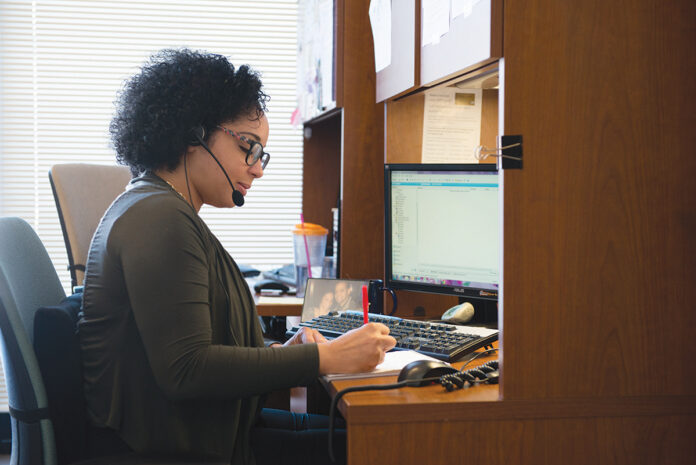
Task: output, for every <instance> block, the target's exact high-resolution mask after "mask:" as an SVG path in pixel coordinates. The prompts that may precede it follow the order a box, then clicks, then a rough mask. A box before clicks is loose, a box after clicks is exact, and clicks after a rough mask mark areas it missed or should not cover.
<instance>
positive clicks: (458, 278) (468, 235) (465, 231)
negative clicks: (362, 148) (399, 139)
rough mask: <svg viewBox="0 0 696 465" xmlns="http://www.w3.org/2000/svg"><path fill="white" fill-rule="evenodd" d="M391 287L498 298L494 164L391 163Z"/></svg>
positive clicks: (387, 176)
mask: <svg viewBox="0 0 696 465" xmlns="http://www.w3.org/2000/svg"><path fill="white" fill-rule="evenodd" d="M384 191H385V203H384V204H385V210H386V212H385V213H386V214H385V232H386V240H385V251H386V260H385V263H386V280H385V281H386V283H385V284H386V286H387V287H389V288H391V289H405V290H411V291H421V292H433V293H438V294H448V295H457V296H461V297H464V298H466V300H476V299H483V300H488V301H491V300H495V301H497V299H498V285H499V255H500V250H499V232H498V229H499V228H498V222H499V219H498V172H497V170H496V166H495V165H492V164H387V165H385V166H384Z"/></svg>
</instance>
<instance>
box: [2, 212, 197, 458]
mask: <svg viewBox="0 0 696 465" xmlns="http://www.w3.org/2000/svg"><path fill="white" fill-rule="evenodd" d="M64 298H65V292H64V291H63V288H62V286H61V284H60V280H59V279H58V275H57V273H56V270H55V268H54V267H53V264H52V263H51V260H50V258H49V256H48V253H47V252H46V249H45V248H44V246H43V244H42V242H41V240H40V239H39V237H38V236H37V235H36V233H35V232H34V230H33V229H32V227H31V226H30V225H29V224H28V223H27V222H26V221H24V220H22V219H20V218H0V332H1V334H2V337H1V338H0V342H1V343H2V352H3V362H4V365H3V369H4V371H5V380H6V385H7V391H8V398H9V405H10V415H11V418H12V459H11V463H12V464H13V465H68V464H73V465H155V464H157V465H170V464H182V463H189V464H192V462H190V461H188V462H186V461H177V460H172V459H156V458H152V457H143V456H140V455H138V454H135V453H129V454H124V455H119V456H110V457H96V458H88V456H89V455H90V454H89V453H88V452H87V451H88V447H87V434H86V431H87V418H86V413H85V411H86V407H85V401H84V394H83V393H82V374H81V361H80V359H79V342H78V337H77V334H76V332H75V330H76V326H75V323H76V314H75V315H72V316H71V317H68V318H60V314H56V312H55V311H54V312H51V310H52V309H54V310H55V308H56V307H57V306H58V304H59V303H60V302H61V301H62V300H63V299H64ZM71 298H72V297H71ZM78 308H79V306H78ZM42 313H47V314H49V315H52V316H53V319H50V320H44V323H43V325H44V328H43V330H40V331H38V332H37V331H36V329H37V328H36V327H35V326H36V325H35V322H38V321H39V320H40V318H41V317H42ZM56 317H58V318H56ZM44 318H45V316H44ZM49 332H50V333H51V335H52V336H53V337H54V338H57V339H58V340H59V341H60V342H59V343H57V344H56V342H55V340H54V341H43V342H46V343H47V344H48V345H49V346H50V344H53V347H61V349H60V350H64V349H63V348H65V347H67V348H68V349H70V347H72V351H70V350H67V349H66V350H65V353H62V354H59V353H52V354H51V356H52V357H53V358H52V361H53V362H54V363H56V364H62V365H63V366H61V367H59V368H58V369H57V370H58V371H60V373H59V375H62V376H55V375H56V373H55V372H54V373H53V376H49V378H47V379H49V380H52V382H53V383H60V385H59V386H55V385H51V384H46V383H45V379H44V376H42V370H41V368H42V366H41V364H40V359H39V358H37V351H36V350H35V347H37V348H38V347H41V345H40V344H39V345H37V344H36V343H37V342H38V341H37V334H39V335H44V336H45V335H46V334H48V333H49ZM44 336H41V337H44ZM45 347H46V344H44V349H43V351H44V352H46V351H47V350H46V348H45ZM48 352H50V348H49V349H48ZM54 352H55V351H54ZM71 358H72V360H70V359H71ZM44 363H45V362H44ZM58 378H60V379H58ZM68 390H69V391H78V392H77V393H75V392H72V393H71V394H72V395H70V396H68V395H66V394H65V391H68ZM49 400H50V401H54V400H55V402H53V404H54V405H53V406H52V405H51V402H49ZM57 412H63V413H66V412H67V416H68V417H69V418H66V415H65V414H63V415H56V413H57ZM66 429H68V430H67V431H66ZM57 439H58V440H57ZM196 463H200V462H196Z"/></svg>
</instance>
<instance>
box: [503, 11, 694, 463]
mask: <svg viewBox="0 0 696 465" xmlns="http://www.w3.org/2000/svg"><path fill="white" fill-rule="evenodd" d="M695 17H696V3H695V2H691V1H676V0H674V1H659V0H651V1H643V2H638V3H636V2H631V1H627V0H626V1H617V2H604V1H600V0H594V1H586V2H557V1H555V0H535V1H529V2H524V3H522V2H508V3H506V8H505V73H504V75H505V82H504V86H505V87H504V88H505V117H504V118H505V121H504V126H505V133H506V134H522V135H523V136H524V169H522V170H520V171H506V172H505V173H504V205H505V207H504V208H505V223H504V224H505V226H504V251H503V253H504V283H503V290H502V295H503V300H502V302H503V311H502V313H503V318H504V325H503V328H504V331H503V354H504V357H503V361H504V365H503V368H504V373H505V377H504V379H503V385H502V387H501V389H502V393H503V397H504V398H505V399H521V398H553V397H587V396H596V397H601V396H620V395H624V396H635V395H651V394H662V395H688V394H693V393H695V392H696V383H695V381H696V364H695V363H693V361H694V359H696V344H694V340H693V335H694V331H695V330H696V312H694V302H696V286H694V282H695V278H696V240H694V232H696V183H694V181H693V175H694V172H696V157H694V156H693V152H694V147H696V131H694V129H693V128H694V127H696V112H694V109H693V102H694V96H696V80H694V79H692V78H685V76H693V75H694V74H696V69H695V68H696V47H694V46H693V44H694V43H696V29H695V28H694V18H695ZM544 348H548V349H549V350H545V349H544ZM534 373H544V376H541V377H540V376H530V374H534ZM617 426H618V425H617ZM645 428H646V431H650V430H651V428H652V426H650V425H645ZM671 430H672V428H667V430H666V431H671ZM692 431H693V430H692ZM691 435H692V436H693V433H691ZM664 437H666V438H667V437H670V434H666V435H665V436H664ZM589 443H591V442H589ZM689 447H693V445H690V446H689ZM691 450H693V449H691ZM599 462H601V460H600V461H599ZM643 463H645V461H644V462H643Z"/></svg>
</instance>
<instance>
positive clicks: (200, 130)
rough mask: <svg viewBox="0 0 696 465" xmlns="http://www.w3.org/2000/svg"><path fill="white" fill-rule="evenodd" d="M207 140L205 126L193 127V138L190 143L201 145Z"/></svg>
mask: <svg viewBox="0 0 696 465" xmlns="http://www.w3.org/2000/svg"><path fill="white" fill-rule="evenodd" d="M204 140H205V128H204V127H203V126H195V127H193V128H191V140H190V141H189V145H201V144H203V141H204Z"/></svg>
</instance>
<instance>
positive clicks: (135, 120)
mask: <svg viewBox="0 0 696 465" xmlns="http://www.w3.org/2000/svg"><path fill="white" fill-rule="evenodd" d="M266 100H267V96H266V95H265V94H264V93H263V91H262V89H261V81H260V79H259V77H258V75H257V74H256V73H254V72H253V71H251V70H250V69H249V68H248V67H246V66H242V67H240V68H239V69H235V68H234V66H232V65H231V64H230V63H229V62H228V61H227V59H225V58H224V57H222V56H219V55H212V54H204V53H198V52H192V51H188V50H165V51H162V52H161V53H159V54H157V55H155V56H154V57H153V58H152V59H151V60H150V62H149V63H148V64H146V65H145V66H144V67H143V68H142V70H141V72H140V73H139V74H137V75H136V76H134V77H133V78H132V79H131V80H130V81H128V82H127V84H126V86H125V88H124V90H123V92H122V94H121V96H120V99H119V102H118V108H117V113H116V116H115V117H114V119H113V121H112V124H111V128H110V129H111V134H112V139H113V143H114V146H115V148H116V152H117V159H118V161H119V162H120V163H123V164H126V165H128V166H129V167H130V168H131V171H132V172H133V174H134V176H136V177H135V178H134V179H133V180H132V181H131V183H130V184H129V186H128V189H127V190H126V192H125V193H124V194H122V195H121V196H120V197H119V198H118V199H116V201H115V202H114V203H113V204H112V205H111V207H110V208H109V209H108V211H107V212H106V214H105V215H104V218H102V221H101V223H100V224H99V227H98V228H97V231H96V232H95V235H94V238H93V240H92V245H91V249H90V253H89V258H88V260H87V270H86V275H85V290H84V296H83V312H84V317H83V319H82V320H81V321H80V324H79V334H80V341H81V349H82V357H83V371H84V380H85V392H86V396H87V407H88V412H89V415H90V418H91V420H92V422H93V423H94V425H95V427H97V428H96V429H95V430H94V431H95V432H96V434H97V436H98V437H104V436H107V437H108V436H109V434H108V433H109V432H111V431H115V432H116V435H117V438H118V439H116V440H112V441H111V442H112V443H118V445H115V444H114V447H115V448H119V447H121V448H123V449H125V450H128V449H131V450H134V451H137V452H148V453H156V454H163V455H175V456H178V457H189V456H190V457H195V458H196V459H197V460H198V459H200V460H203V458H206V459H207V458H210V459H217V460H220V459H223V460H226V461H231V462H232V463H254V461H255V459H254V456H255V455H256V456H257V458H258V459H259V460H258V461H257V463H261V462H263V461H264V460H265V461H275V462H276V463H278V462H279V461H280V459H281V458H283V459H284V460H287V459H288V458H289V456H295V457H297V459H298V462H299V461H300V460H301V462H302V463H305V464H306V463H312V462H311V460H313V459H312V454H318V455H319V456H318V457H316V458H315V459H316V462H317V463H319V462H320V461H321V460H323V457H322V456H321V455H322V453H323V454H324V455H325V449H324V450H323V451H319V450H318V447H317V444H318V443H317V441H318V439H317V435H316V434H314V435H312V434H310V435H298V434H296V433H295V432H293V431H288V433H287V434H288V436H284V434H283V432H282V431H281V432H279V429H278V427H277V424H278V423H287V422H288V419H287V418H284V417H283V416H282V415H283V414H279V413H277V412H276V413H274V414H272V415H271V414H269V412H265V411H262V410H261V409H262V401H261V396H262V395H263V394H264V393H267V392H270V391H273V390H276V389H283V388H288V387H291V386H298V385H303V384H307V383H310V382H311V381H312V380H314V379H315V378H316V377H317V376H318V375H320V374H324V373H334V372H359V371H364V370H369V369H371V368H373V367H374V366H375V365H377V364H378V363H379V362H380V361H381V360H382V359H383V357H384V353H385V351H386V350H389V349H390V348H391V347H393V346H394V344H395V341H394V339H393V338H392V337H391V336H389V335H388V329H387V328H386V327H385V326H383V325H377V324H371V325H366V326H364V327H362V328H360V329H359V330H356V331H354V332H352V333H348V334H346V335H344V336H343V337H340V338H338V339H335V340H333V341H331V342H326V341H325V340H324V339H323V337H322V336H321V335H320V334H319V333H317V332H315V331H311V330H306V329H305V330H303V331H301V332H299V333H298V334H297V335H296V336H295V337H293V338H292V339H291V340H289V341H287V342H286V343H285V344H283V345H280V344H275V345H273V346H272V347H264V342H263V337H262V334H261V329H260V327H259V323H258V318H257V314H256V310H255V307H254V302H253V298H252V296H251V294H250V292H249V289H248V287H247V285H246V283H245V281H244V279H243V278H242V276H241V273H240V272H239V269H238V268H237V265H236V264H235V262H234V260H233V259H232V258H231V257H230V256H229V254H228V253H227V252H226V251H225V249H224V248H223V247H222V245H221V244H220V242H219V241H218V240H217V238H216V237H215V236H214V235H213V234H212V233H211V232H210V230H209V229H208V227H207V226H206V224H205V223H204V222H203V221H202V220H201V218H200V217H199V216H198V211H199V210H200V208H201V206H202V205H203V204H208V205H212V206H215V207H220V208H232V207H234V206H235V205H241V204H242V203H243V200H244V198H243V197H244V196H245V195H246V194H247V192H248V191H249V190H250V189H251V188H252V185H253V184H254V183H255V182H256V181H257V180H258V179H260V178H261V177H262V176H263V172H264V168H265V167H266V163H268V160H269V158H270V157H269V155H268V154H266V153H265V151H264V149H263V147H264V146H265V145H266V142H267V140H268V133H269V127H268V120H267V119H266V116H265V114H264V111H265V101H266ZM235 192H236V193H235ZM279 415H280V416H279ZM286 415H290V414H286ZM314 420H315V419H312V421H314ZM271 423H273V425H272V426H273V428H264V427H263V426H264V425H266V426H269V425H271ZM281 429H282V427H281ZM305 436H307V437H308V438H309V439H306V440H305V439H302V438H303V437H305ZM284 437H288V438H292V439H291V440H282V438H284ZM324 437H325V435H324ZM271 438H272V440H273V441H274V444H266V442H267V441H266V439H268V440H270V439H271ZM279 438H281V439H279ZM303 441H304V442H303ZM102 442H106V441H103V440H102ZM281 443H282V444H284V446H280V444H281ZM109 447H111V446H109ZM284 447H289V448H290V449H287V448H285V449H284ZM293 447H294V449H292V448H293ZM324 447H325V446H324ZM320 452H321V453H320ZM274 454H275V456H274Z"/></svg>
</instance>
